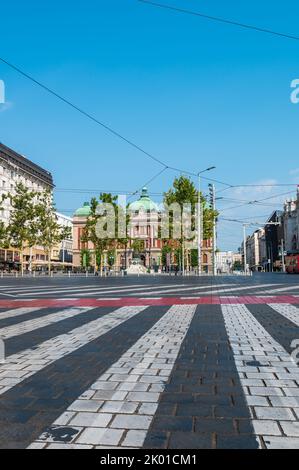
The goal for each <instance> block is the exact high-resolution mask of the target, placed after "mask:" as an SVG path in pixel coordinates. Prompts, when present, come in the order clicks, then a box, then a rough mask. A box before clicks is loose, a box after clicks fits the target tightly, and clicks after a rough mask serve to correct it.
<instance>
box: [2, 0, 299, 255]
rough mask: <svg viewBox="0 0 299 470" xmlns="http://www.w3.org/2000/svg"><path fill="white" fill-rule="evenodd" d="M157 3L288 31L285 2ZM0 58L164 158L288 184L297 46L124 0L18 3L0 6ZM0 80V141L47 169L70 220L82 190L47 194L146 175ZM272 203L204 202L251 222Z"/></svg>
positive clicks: (46, 98) (297, 162) (293, 28)
mask: <svg viewBox="0 0 299 470" xmlns="http://www.w3.org/2000/svg"><path fill="white" fill-rule="evenodd" d="M161 2H162V0H161ZM165 3H168V4H170V5H174V6H178V7H183V8H189V9H193V10H197V11H201V12H203V13H205V14H208V15H215V16H221V17H225V18H230V19H233V20H236V21H240V22H244V23H249V24H255V25H257V26H260V27H265V28H269V29H274V30H277V31H281V32H286V33H290V34H294V35H296V34H297V35H299V29H298V21H297V18H298V16H299V4H298V2H295V1H285V2H283V3H281V2H273V1H270V0H265V1H264V2H260V1H257V0H252V1H251V2H240V1H237V0H228V1H226V2H223V1H220V0H215V1H214V2H212V3H211V2H202V1H199V0H188V1H187V0H186V1H183V0H167V2H166V1H165ZM1 56H2V57H3V58H5V59H6V60H8V61H10V62H12V63H14V64H16V65H17V66H19V67H20V68H22V69H23V70H24V71H26V72H28V73H29V74H31V75H33V76H34V77H35V78H37V79H38V80H40V81H42V82H43V83H45V84H46V85H48V86H49V87H51V88H53V89H54V90H56V91H57V92H58V93H60V94H62V95H63V96H65V97H67V98H68V99H69V100H70V101H72V102H74V103H75V104H77V105H78V106H80V107H82V108H84V109H85V110H86V111H87V112H89V113H91V114H93V115H95V116H96V117H97V118H98V119H99V120H101V121H103V122H105V123H106V124H107V125H110V126H111V127H113V128H114V129H116V130H117V131H118V132H120V133H121V134H123V135H125V136H126V137H128V138H129V139H132V140H134V142H136V143H137V144H138V145H140V146H142V147H143V148H145V149H146V150H147V151H148V152H150V153H152V154H154V155H156V156H157V157H158V158H160V159H162V160H163V161H165V162H166V163H167V164H169V165H172V166H179V167H183V168H184V169H186V170H190V171H197V170H201V169H203V168H205V167H207V166H210V165H215V166H217V170H215V171H214V172H213V177H215V178H216V179H219V180H221V181H226V182H228V183H230V184H234V185H237V184H250V183H262V182H266V183H268V184H270V185H271V184H276V183H297V181H298V183H299V159H298V138H297V136H298V131H299V104H298V105H294V104H292V103H291V101H290V92H291V89H290V83H291V81H292V80H293V79H295V78H299V41H292V40H288V39H283V38H278V37H273V36H269V35H267V34H262V33H258V32H253V31H247V30H243V29H240V28H237V27H233V26H228V25H224V24H219V23H213V22H210V21H207V20H204V19H200V18H196V17H192V16H187V15H182V14H177V13H174V12H171V11H166V10H165V11H164V10H161V9H156V8H153V7H150V6H147V5H144V4H141V3H139V2H137V1H136V0H109V1H108V0H107V1H106V0H97V1H96V0H93V1H91V0H85V1H84V2H81V1H80V0H78V1H76V2H75V3H74V2H70V1H64V2H58V1H57V0H52V1H51V2H49V1H44V2H38V1H33V0H28V1H26V2H23V1H20V0H19V1H15V2H10V3H9V2H5V3H3V4H2V6H1ZM0 79H2V80H4V82H5V85H6V101H7V102H6V104H5V105H0V141H1V142H3V143H5V144H6V145H8V146H10V147H12V148H14V149H15V150H17V151H19V152H20V153H22V154H24V155H26V156H28V158H30V159H32V160H33V161H35V162H36V163H39V164H40V165H42V166H44V167H45V168H47V169H49V170H50V171H51V172H52V173H53V175H54V178H55V183H56V186H57V188H58V191H57V192H56V202H57V208H58V209H59V210H60V211H62V212H65V213H67V214H70V213H71V211H72V210H74V209H75V208H76V207H78V206H80V205H81V204H82V203H83V202H84V200H88V199H89V197H90V194H83V193H80V194H78V193H72V192H67V193H66V192H62V191H59V189H63V188H90V189H94V188H99V189H104V190H116V191H133V190H135V189H137V188H139V187H141V186H142V185H143V183H144V182H145V181H147V180H148V179H149V178H150V177H151V176H153V175H154V174H155V173H157V172H158V171H159V169H160V167H159V165H158V164H155V163H153V162H152V161H151V160H149V159H147V158H146V157H145V156H144V155H142V154H141V153H139V152H137V151H136V150H134V149H132V148H130V147H129V146H127V145H126V144H125V143H123V142H121V141H119V140H117V138H115V137H113V136H112V135H110V134H109V133H107V132H106V131H105V130H103V129H102V128H100V127H99V126H97V125H96V124H93V123H92V122H91V121H88V120H87V119H86V118H84V117H82V116H80V115H79V114H78V113H76V112H75V111H73V110H72V109H70V108H68V107H67V106H65V105H64V104H63V103H60V102H59V101H57V100H56V99H55V98H54V97H52V96H50V95H48V94H47V93H45V92H44V91H43V90H41V89H39V88H38V87H36V86H35V85H33V84H32V83H31V82H29V81H28V80H26V79H25V78H23V77H21V76H20V75H18V74H17V73H16V72H14V71H12V70H11V69H9V68H8V67H7V66H5V65H4V64H1V63H0ZM173 177H174V173H173V172H165V173H164V174H163V175H162V176H161V177H160V178H158V179H157V180H155V181H154V182H153V183H152V184H151V185H150V190H151V191H152V192H162V191H163V190H165V189H167V188H168V187H169V185H170V184H171V181H172V179H173ZM211 177H212V173H211ZM222 188H224V186H221V185H217V189H222ZM204 189H206V187H204ZM291 190H292V188H291V187H289V188H275V187H271V186H270V187H268V188H264V189H262V188H259V189H258V190H255V189H252V188H251V189H248V188H243V189H242V188H241V189H233V190H230V191H226V192H225V193H223V194H222V196H225V197H227V198H233V199H244V200H245V199H249V200H252V199H262V198H263V197H271V196H273V195H274V194H276V193H277V194H280V193H284V192H287V191H291ZM294 195H295V187H294ZM285 197H286V196H281V197H279V198H277V199H273V200H270V201H268V202H267V205H265V206H259V207H254V208H253V207H252V206H249V207H245V208H243V207H242V208H238V209H233V210H227V208H228V207H230V206H234V205H237V203H234V202H232V201H228V200H221V201H219V202H218V206H219V210H220V211H222V210H224V209H225V211H224V212H223V216H224V215H225V217H227V218H235V217H240V218H244V217H251V216H252V217H253V218H256V217H257V216H262V215H267V214H268V213H269V214H270V213H271V211H272V210H274V208H275V204H276V205H277V207H278V208H279V207H280V206H281V201H283V199H284V198H285ZM270 203H271V204H273V206H272V205H271V206H270ZM259 220H262V218H260V219H259ZM241 229H242V227H241V226H238V225H233V224H231V223H230V222H224V221H223V222H221V223H220V225H219V245H220V248H222V249H235V248H237V247H238V246H239V244H240V241H241V238H242V230H241Z"/></svg>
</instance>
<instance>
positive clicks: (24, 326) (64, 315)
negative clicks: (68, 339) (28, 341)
mask: <svg viewBox="0 0 299 470" xmlns="http://www.w3.org/2000/svg"><path fill="white" fill-rule="evenodd" d="M92 308H93V307H75V308H69V309H66V310H61V311H59V312H56V313H50V314H49V315H45V316H44V317H41V318H39V317H37V318H35V319H34V320H27V321H24V322H21V323H18V324H17V325H11V326H7V327H5V328H0V337H1V338H2V339H8V338H12V337H13V336H18V335H23V334H24V333H28V332H29V331H34V330H36V329H38V328H43V327H45V326H48V325H51V324H53V323H56V322H59V321H62V320H66V319H68V318H71V317H74V316H76V315H80V314H81V313H84V312H88V311H89V310H91V309H92Z"/></svg>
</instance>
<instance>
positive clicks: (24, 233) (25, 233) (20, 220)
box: [2, 183, 38, 274]
mask: <svg viewBox="0 0 299 470" xmlns="http://www.w3.org/2000/svg"><path fill="white" fill-rule="evenodd" d="M37 196H38V193H37V192H35V191H31V190H29V189H28V188H26V186H24V185H23V184H22V183H19V184H17V185H16V187H15V191H14V193H7V194H4V195H3V196H2V199H3V200H5V199H8V200H9V201H10V205H11V212H10V219H9V223H8V226H7V227H6V229H4V227H3V228H2V230H3V236H4V239H5V241H6V243H7V245H9V246H11V247H13V248H17V249H18V250H19V251H20V262H21V272H22V274H23V272H24V263H23V257H24V250H25V249H26V248H30V247H32V246H34V245H35V244H36V243H37V241H38V212H37V210H36V198H37Z"/></svg>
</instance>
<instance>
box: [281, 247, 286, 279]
mask: <svg viewBox="0 0 299 470" xmlns="http://www.w3.org/2000/svg"><path fill="white" fill-rule="evenodd" d="M281 261H282V272H283V273H285V272H286V265H285V259H284V239H283V238H282V239H281Z"/></svg>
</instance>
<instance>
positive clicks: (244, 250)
mask: <svg viewBox="0 0 299 470" xmlns="http://www.w3.org/2000/svg"><path fill="white" fill-rule="evenodd" d="M246 242H247V240H246V224H243V254H244V274H245V276H246V275H247V246H246Z"/></svg>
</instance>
